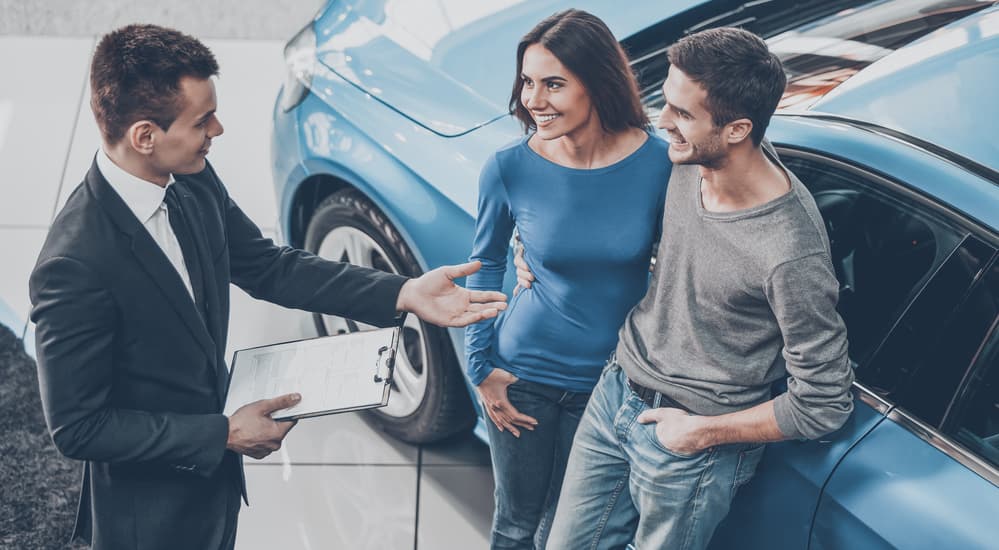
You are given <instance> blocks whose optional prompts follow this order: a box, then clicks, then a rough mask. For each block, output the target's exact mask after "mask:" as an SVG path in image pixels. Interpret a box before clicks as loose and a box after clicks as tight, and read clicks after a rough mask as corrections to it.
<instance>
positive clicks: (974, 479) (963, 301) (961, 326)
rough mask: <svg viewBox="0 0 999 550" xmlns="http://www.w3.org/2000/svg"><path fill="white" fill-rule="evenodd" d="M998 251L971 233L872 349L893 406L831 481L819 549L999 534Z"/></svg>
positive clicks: (969, 543) (876, 381) (876, 377)
mask: <svg viewBox="0 0 999 550" xmlns="http://www.w3.org/2000/svg"><path fill="white" fill-rule="evenodd" d="M994 254H995V250H994V249H993V248H992V247H990V246H988V245H986V244H985V243H984V242H982V241H981V240H979V239H977V238H976V237H974V236H968V237H967V238H966V239H965V241H964V242H963V243H962V245H961V247H959V248H958V250H957V251H956V253H955V254H953V255H952V256H951V257H950V258H949V259H948V261H947V262H946V263H945V264H944V265H943V266H942V267H941V269H940V273H939V274H938V275H937V276H935V277H934V280H933V281H932V283H931V285H929V286H928V287H927V288H926V289H925V290H924V291H923V292H922V293H921V294H920V296H919V297H918V298H917V300H916V301H915V302H914V303H913V304H912V306H911V307H910V308H908V311H907V312H906V314H905V315H904V316H903V317H902V319H901V320H900V322H899V323H898V327H897V328H896V329H895V330H894V331H893V333H892V335H891V336H890V338H889V339H888V340H887V341H885V342H884V343H883V344H882V345H881V347H880V349H879V350H878V352H877V353H876V355H875V357H874V358H873V359H872V362H871V368H870V370H869V372H868V373H867V376H868V379H869V383H871V384H872V385H876V386H877V387H878V391H879V392H880V393H881V394H882V395H883V398H884V399H885V400H886V401H888V402H889V403H890V404H891V409H890V410H889V412H888V415H887V416H888V417H887V419H886V420H885V421H884V422H881V423H879V424H878V425H877V426H876V427H875V428H874V430H872V431H871V433H869V434H868V435H867V436H865V437H864V438H863V439H862V440H861V441H860V442H859V443H858V444H857V445H856V446H855V447H854V448H852V449H851V450H850V451H849V453H847V455H846V457H845V458H844V459H843V460H842V462H841V463H840V465H839V466H838V467H837V468H836V470H835V472H834V473H833V475H832V477H831V478H830V480H829V482H828V484H827V485H826V488H825V490H824V491H823V494H822V497H821V500H820V503H819V507H818V510H817V512H816V516H815V523H814V526H813V529H812V533H811V536H810V543H811V544H810V546H809V548H811V549H812V550H816V549H818V550H826V549H834V548H872V549H877V548H962V549H965V548H967V549H972V548H995V547H996V545H997V544H999V543H997V541H999V525H997V523H996V519H997V518H996V513H997V511H999V488H997V487H999V391H997V382H999V332H997V331H996V324H997V322H999V317H997V313H999V263H997V262H996V260H995V257H994ZM969 282H970V283H971V284H970V285H969V284H968V283H969ZM955 295H957V296H958V299H957V300H956V301H955V300H953V298H954V296H955ZM949 304H956V307H953V308H952V307H950V305H949Z"/></svg>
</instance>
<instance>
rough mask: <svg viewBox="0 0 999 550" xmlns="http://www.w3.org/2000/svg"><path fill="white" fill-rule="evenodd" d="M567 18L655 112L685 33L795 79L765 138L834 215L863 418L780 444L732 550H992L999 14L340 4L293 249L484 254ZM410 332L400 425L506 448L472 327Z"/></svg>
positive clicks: (731, 533)
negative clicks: (498, 436) (544, 62)
mask: <svg viewBox="0 0 999 550" xmlns="http://www.w3.org/2000/svg"><path fill="white" fill-rule="evenodd" d="M568 7H577V8H581V9H585V10H587V11H590V12H592V13H594V14H596V15H598V16H599V17H601V18H602V19H604V20H605V21H606V22H607V23H608V25H609V26H610V28H611V30H612V31H614V33H615V35H616V36H618V37H619V38H620V39H621V42H622V44H623V45H624V46H625V48H626V50H627V51H628V52H629V55H630V56H631V58H632V60H633V67H634V70H635V72H636V74H637V75H638V77H639V83H640V87H641V90H642V96H643V101H644V103H645V105H646V106H647V108H648V110H649V113H650V115H652V116H654V115H655V114H656V113H658V110H659V109H660V108H661V107H662V97H661V95H660V91H659V87H660V85H661V83H662V80H663V78H664V77H665V74H666V68H667V65H666V56H665V55H664V51H665V48H666V47H668V46H669V45H670V44H671V43H672V42H674V41H675V40H676V39H677V38H679V37H681V36H683V35H684V34H687V33H691V32H695V31H697V30H700V29H703V28H707V27H711V26H721V25H732V26H742V27H744V28H747V29H749V30H751V31H753V32H756V33H757V34H759V35H761V36H763V37H765V38H766V39H767V41H768V43H769V44H770V47H771V49H772V50H773V51H774V52H776V53H777V54H778V55H779V56H780V57H781V58H782V60H783V61H784V64H785V67H786V69H787V71H788V75H789V78H788V87H787V91H786V93H785V95H784V98H783V100H782V109H781V110H780V111H779V112H778V115H777V116H775V117H774V120H773V122H772V123H771V126H770V128H769V129H768V133H767V135H768V137H769V139H770V140H771V142H772V143H773V144H774V145H775V146H776V147H777V149H778V151H779V153H780V155H781V157H782V159H783V160H784V161H785V163H786V164H787V165H788V166H789V167H790V168H791V169H792V170H793V171H794V172H795V173H796V174H797V175H798V177H799V178H800V179H801V180H802V181H803V182H804V183H805V184H806V185H807V186H808V187H809V188H810V190H811V192H812V193H813V195H814V197H815V199H816V202H817V204H818V206H819V208H820V210H821V211H822V214H823V217H824V221H825V225H826V230H827V231H828V234H829V237H830V243H831V247H832V260H833V264H834V266H835V268H836V273H837V276H838V278H839V280H840V284H841V289H840V306H839V307H840V312H841V314H842V316H843V318H844V320H845V321H846V324H847V328H848V332H849V339H850V357H851V359H852V360H853V362H854V363H855V368H856V378H857V383H856V385H855V391H854V393H855V403H856V412H855V414H854V415H853V416H852V417H851V419H850V420H849V421H848V422H847V424H846V425H845V426H844V427H843V428H842V429H840V430H838V431H837V432H835V433H833V434H830V435H829V436H827V437H825V438H822V439H820V440H818V441H810V442H805V441H801V442H799V441H787V442H782V443H778V444H773V445H770V446H768V448H767V451H766V455H765V457H764V460H763V462H762V463H761V465H760V467H759V469H758V472H757V475H756V477H755V478H754V480H753V481H752V482H751V483H750V484H749V485H747V486H746V487H744V488H743V489H742V490H741V491H740V492H739V494H738V495H737V497H736V499H735V501H734V503H733V508H732V511H731V513H730V515H729V517H728V518H727V519H726V521H725V522H724V523H723V524H722V526H721V527H720V528H719V531H718V532H717V533H716V536H715V539H714V542H713V545H714V547H716V548H812V549H830V548H851V549H852V548H865V549H866V548H996V547H997V545H999V526H997V525H999V524H997V517H999V516H997V513H999V330H997V326H999V262H997V257H999V256H997V250H999V138H996V137H995V129H994V127H993V126H994V125H995V124H997V122H999V101H997V99H996V98H999V6H997V5H996V3H995V2H984V1H971V0H877V1H871V0H826V1H811V2H808V1H800V0H799V1H791V0H770V1H764V2H759V1H752V2H738V1H732V0H716V1H712V2H703V1H681V0H674V1H671V2H652V1H648V2H630V3H625V4H622V3H620V2H611V1H606V0H600V1H598V0H583V1H577V2H575V3H571V4H570V3H569V2H565V1H562V0H554V1H531V2H518V1H513V0H505V1H500V0H498V1H491V2H421V1H415V0H406V1H387V0H383V1H364V0H353V1H346V0H345V1H331V2H329V3H328V4H327V5H326V6H324V7H323V8H322V10H321V11H320V12H319V13H318V14H317V16H316V18H315V19H314V21H312V22H310V23H309V24H308V25H307V26H306V27H305V28H303V29H302V31H301V32H299V33H298V34H297V35H296V36H295V37H294V38H293V39H292V40H291V41H290V42H289V43H288V45H287V47H286V49H285V56H286V60H287V66H288V77H287V80H286V82H285V85H284V87H283V88H282V90H281V92H280V94H279V96H278V98H277V101H276V104H275V108H274V133H273V141H272V160H273V174H274V182H275V187H276V191H277V195H278V197H279V204H280V212H281V231H282V235H283V238H284V239H285V240H286V241H287V242H288V243H289V244H291V245H294V246H298V247H302V248H306V249H308V250H311V251H314V252H316V253H317V254H319V255H321V256H324V257H327V258H331V259H335V260H343V261H349V262H351V263H354V264H358V265H365V266H371V267H375V268H379V269H383V270H387V271H393V272H397V273H402V274H405V275H417V274H419V273H421V272H423V271H426V270H428V269H431V268H433V267H436V266H439V265H444V264H454V263H461V262H464V261H466V259H467V257H468V255H469V251H470V246H471V241H472V236H473V231H474V218H475V209H476V200H477V197H476V195H477V184H476V182H477V179H478V173H479V169H480V167H481V166H482V164H483V162H484V161H485V159H486V158H487V157H488V156H489V155H490V154H491V153H492V152H493V151H495V150H496V149H497V148H498V147H500V146H501V145H503V144H505V143H508V142H510V141H512V140H513V139H516V138H517V137H518V136H520V135H521V129H520V126H519V125H518V124H517V122H516V121H515V119H513V117H511V116H510V114H509V113H508V110H507V101H508V99H509V94H510V89H511V86H512V84H513V71H514V67H515V59H514V56H515V50H516V43H517V41H518V39H519V38H520V36H521V35H523V34H524V33H525V32H526V31H527V30H529V29H530V28H531V27H532V26H533V25H534V24H535V23H536V22H538V21H540V20H541V19H542V18H544V17H545V16H547V15H549V14H551V13H553V12H555V11H558V10H561V9H565V8H568ZM512 286H513V280H512V269H510V270H508V280H507V289H508V290H509V289H510V288H512ZM315 321H316V328H317V330H318V332H319V333H320V334H336V333H343V332H351V331H356V330H363V329H364V328H365V327H364V326H363V325H360V324H359V323H355V322H353V321H350V320H345V319H341V318H336V317H330V316H316V318H315ZM403 343H404V347H405V354H404V356H403V357H400V360H399V361H398V362H397V368H396V374H395V382H394V386H393V393H392V396H391V398H390V401H389V405H388V406H387V407H385V408H383V409H380V410H379V411H377V412H376V413H374V414H375V415H376V418H377V420H378V422H379V423H380V424H381V426H382V427H383V428H384V429H385V430H386V431H387V432H389V433H391V434H393V435H395V436H396V437H398V438H400V439H403V440H406V441H409V442H414V443H422V442H429V441H434V440H437V439H441V438H443V437H447V436H449V435H452V434H455V433H457V432H461V431H465V430H468V429H469V428H472V429H474V430H475V433H476V434H478V435H479V437H482V438H483V439H485V429H484V424H483V415H482V413H481V410H479V409H478V404H477V402H476V400H475V399H474V398H472V396H474V391H473V389H472V388H471V387H470V386H469V384H468V382H467V380H466V379H465V377H464V375H463V371H464V369H463V368H462V367H463V365H462V363H463V360H464V359H463V356H464V354H463V352H462V350H463V334H462V332H461V331H460V330H451V331H448V330H446V329H441V328H438V327H434V326H431V325H427V324H425V323H422V322H420V321H419V320H418V319H416V318H415V317H413V316H410V317H409V319H408V321H407V322H406V325H405V327H404V335H403ZM775 391H781V389H780V388H775Z"/></svg>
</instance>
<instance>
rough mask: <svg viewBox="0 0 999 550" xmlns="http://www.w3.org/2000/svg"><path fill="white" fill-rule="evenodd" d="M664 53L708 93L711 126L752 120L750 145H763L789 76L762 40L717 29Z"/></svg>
mask: <svg viewBox="0 0 999 550" xmlns="http://www.w3.org/2000/svg"><path fill="white" fill-rule="evenodd" d="M666 54H667V56H668V57H669V62H670V64H671V65H673V66H674V67H676V68H677V69H680V70H681V71H683V72H684V74H686V75H687V76H688V77H690V79H691V80H693V81H694V82H696V83H698V84H699V85H700V86H701V87H702V88H704V90H705V91H706V92H707V94H708V97H707V100H706V102H705V103H706V105H705V107H706V108H707V110H708V112H709V113H711V118H712V121H713V122H714V125H715V126H717V127H721V126H724V125H726V124H728V123H729V122H732V121H733V120H738V119H740V118H748V119H749V120H751V121H752V122H753V130H752V133H751V134H750V137H751V138H752V140H753V144H754V145H759V144H760V142H761V141H763V134H764V133H765V132H766V130H767V126H768V125H769V124H770V117H771V116H773V114H774V111H775V110H776V109H777V103H778V102H779V101H780V98H781V94H783V93H784V86H785V85H786V84H787V77H786V76H785V75H784V67H783V66H782V65H781V62H780V59H779V58H778V57H777V56H776V55H774V54H773V53H772V52H771V51H770V50H769V49H768V48H767V43H766V42H764V41H763V39H762V38H760V37H759V36H756V35H755V34H753V33H751V32H749V31H745V30H743V29H737V28H732V27H719V28H716V29H708V30H704V31H701V32H698V33H694V34H692V35H690V36H686V37H684V38H681V39H680V40H678V41H677V42H676V43H675V44H673V45H672V46H670V47H669V49H668V50H667V52H666Z"/></svg>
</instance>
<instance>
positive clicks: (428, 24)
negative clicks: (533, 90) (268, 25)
mask: <svg viewBox="0 0 999 550" xmlns="http://www.w3.org/2000/svg"><path fill="white" fill-rule="evenodd" d="M704 3H705V2H704V1H703V0H701V1H697V0H673V1H671V2H658V1H635V2H629V3H628V4H627V6H628V7H627V9H622V7H621V4H620V3H617V2H612V1H608V0H578V1H575V2H569V1H567V0H546V1H537V0H530V1H524V0H476V1H474V2H469V1H467V0H440V1H437V2H424V1H414V0H380V1H374V0H367V1H366V0H354V1H344V2H336V1H334V2H330V3H329V5H328V6H327V8H326V9H325V11H324V12H323V13H321V14H320V15H319V17H317V19H316V21H315V23H314V30H315V32H316V37H317V56H318V58H319V61H320V62H321V63H323V64H324V65H325V66H327V67H328V68H329V69H331V70H332V71H334V72H335V73H337V74H338V75H339V76H340V77H342V78H344V79H346V80H348V81H349V82H351V83H353V84H354V85H355V86H357V87H359V88H360V89H362V90H363V91H365V92H366V93H367V94H369V96H370V97H371V98H372V99H373V100H377V101H380V102H382V103H384V104H386V105H388V106H389V107H391V108H393V109H395V110H396V111H398V112H399V113H401V114H403V115H405V116H406V117H408V118H409V119H411V120H413V121H414V122H415V123H417V124H419V125H420V126H423V127H424V128H426V129H428V130H430V131H432V132H434V133H436V134H439V135H442V136H448V137H450V136H458V135H461V134H464V133H466V132H468V131H470V130H473V129H475V128H477V127H479V126H481V125H483V124H486V123H488V122H490V121H492V120H495V119H496V118H499V117H501V116H504V115H506V114H508V105H507V104H508V102H509V99H510V92H511V89H512V85H513V72H514V70H515V68H516V59H515V58H516V47H517V42H518V41H519V40H520V38H521V37H522V36H523V35H524V34H525V33H526V32H527V31H529V30H530V29H531V28H532V27H533V26H534V25H535V24H537V23H538V22H539V21H541V20H542V19H544V18H545V17H547V16H548V15H551V14H552V13H554V12H556V11H559V10H563V9H567V8H569V7H575V8H579V9H583V10H586V11H589V12H591V13H593V14H594V15H597V16H598V17H600V18H602V19H603V20H604V21H605V22H606V23H607V25H608V26H609V27H610V29H611V30H612V31H613V32H614V34H615V36H617V38H618V39H623V38H626V37H628V36H630V35H631V34H634V33H635V32H637V31H639V30H641V29H643V28H645V27H648V26H649V25H650V24H651V23H654V22H657V21H660V20H662V19H665V18H666V17H669V16H671V15H673V14H676V13H681V12H683V11H685V10H688V9H690V8H692V7H695V6H698V5H701V4H704Z"/></svg>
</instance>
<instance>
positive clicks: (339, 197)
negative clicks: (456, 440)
mask: <svg viewBox="0 0 999 550" xmlns="http://www.w3.org/2000/svg"><path fill="white" fill-rule="evenodd" d="M338 228H351V229H353V230H357V231H360V232H361V233H363V234H364V235H366V236H368V237H370V238H371V239H372V240H373V241H374V242H375V243H376V244H377V245H378V247H380V248H381V252H384V257H383V258H378V257H377V256H381V254H377V253H375V252H373V253H372V254H371V256H372V261H371V263H370V266H371V267H375V268H377V269H381V270H382V271H390V272H395V273H398V274H400V275H405V276H408V277H417V276H419V275H420V274H421V273H422V269H420V266H419V264H418V263H417V262H416V258H415V257H414V256H413V253H412V252H411V251H410V250H409V247H408V246H407V245H406V243H405V242H404V241H403V240H402V237H401V236H400V235H399V233H398V232H397V231H396V230H395V228H393V227H392V224H391V223H390V222H389V221H388V219H386V218H385V216H384V215H383V214H382V213H381V212H380V211H379V210H378V208H377V207H375V205H374V204H372V203H371V202H370V201H369V200H368V199H367V198H365V197H364V195H363V194H362V193H360V192H359V191H357V190H355V189H344V190H341V191H338V192H336V193H334V194H332V195H330V196H328V197H326V199H324V200H323V201H322V203H320V204H319V206H318V207H317V208H316V210H315V213H314V215H313V216H312V219H311V220H309V226H308V229H307V230H306V234H305V249H306V250H308V251H310V252H313V253H316V254H319V252H320V247H321V245H322V244H323V242H324V240H326V239H327V236H329V235H330V233H331V232H333V231H334V230H336V229H338ZM345 256H346V254H345ZM328 259H330V260H336V261H346V260H348V259H349V258H346V257H339V258H328ZM313 319H314V321H315V324H316V330H318V331H319V334H327V333H328V332H329V331H328V330H327V326H326V323H324V320H323V319H324V316H322V315H319V314H313ZM345 325H346V326H347V328H346V331H349V332H353V331H356V330H358V327H357V325H356V324H355V323H353V322H351V321H349V320H347V321H346V323H345ZM419 327H420V330H421V331H422V333H423V334H422V337H421V336H420V334H419V331H416V330H413V329H410V328H404V331H403V338H402V340H403V342H402V344H403V345H402V346H400V347H401V348H405V353H406V354H407V358H408V360H409V361H410V363H411V365H412V367H413V370H414V371H415V370H417V368H419V369H421V373H422V375H423V376H425V377H426V387H425V391H424V394H423V397H422V400H419V405H417V406H416V409H415V411H413V412H411V413H408V414H405V415H404V416H393V415H390V414H387V413H386V412H385V411H384V410H382V409H373V410H371V411H369V413H370V414H371V415H372V417H373V418H374V420H375V421H376V422H377V423H378V424H379V425H380V426H381V428H382V429H383V430H384V431H385V432H387V433H389V434H391V435H392V436H394V437H396V438H398V439H401V440H403V441H406V442H409V443H429V442H432V441H437V440H440V439H443V438H446V437H448V436H451V435H454V434H455V433H458V432H462V431H466V430H468V429H469V428H470V427H471V426H472V425H473V424H474V422H475V414H474V412H473V409H472V403H471V400H470V399H469V396H468V390H467V386H466V385H465V381H464V379H463V377H462V374H461V370H460V368H459V365H458V361H457V359H456V357H455V352H454V346H453V345H452V344H451V339H450V338H449V337H448V335H447V332H446V330H445V329H443V328H440V327H437V326H434V325H431V324H428V323H424V322H423V321H422V320H420V321H419ZM343 331H344V330H339V331H338V332H343ZM400 351H402V350H400ZM421 352H422V353H421ZM424 358H425V360H424ZM417 363H420V365H417ZM397 368H398V367H397ZM400 395H401V394H399V393H398V392H397V391H393V395H392V396H391V397H390V398H389V404H390V405H392V399H393V398H400Z"/></svg>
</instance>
